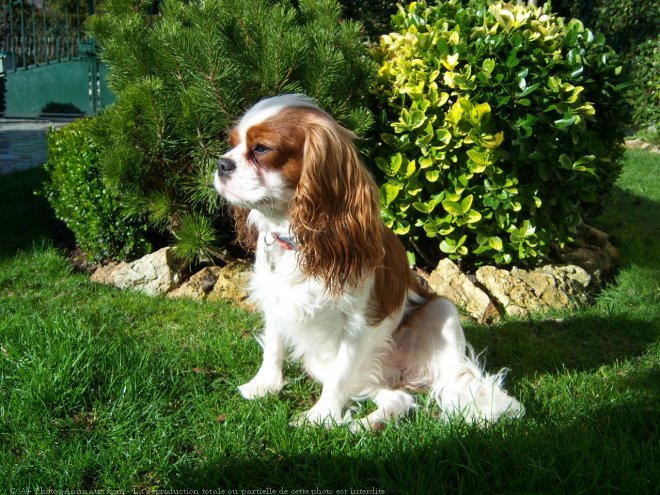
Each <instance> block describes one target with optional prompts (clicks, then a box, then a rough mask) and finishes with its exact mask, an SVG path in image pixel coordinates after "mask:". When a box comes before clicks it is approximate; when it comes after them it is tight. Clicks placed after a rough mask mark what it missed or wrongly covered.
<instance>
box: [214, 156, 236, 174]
mask: <svg viewBox="0 0 660 495" xmlns="http://www.w3.org/2000/svg"><path fill="white" fill-rule="evenodd" d="M235 168H236V162H235V161H234V160H232V159H231V158H225V157H224V156H223V157H222V158H220V159H219V160H218V174H220V175H227V174H230V173H231V172H232V171H233V170H234V169H235Z"/></svg>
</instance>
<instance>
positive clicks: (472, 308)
mask: <svg viewBox="0 0 660 495" xmlns="http://www.w3.org/2000/svg"><path fill="white" fill-rule="evenodd" d="M428 285H429V287H430V288H431V290H433V291H434V292H435V293H436V294H438V295H440V296H444V297H446V298H448V299H450V300H452V301H453V302H454V303H455V304H456V305H457V306H458V307H459V308H461V309H464V310H465V311H466V312H467V313H468V314H469V315H470V316H471V317H472V318H474V319H475V320H476V321H478V322H479V323H488V322H493V321H496V320H497V319H499V318H500V312H499V311H498V309H497V307H496V306H495V305H494V304H493V302H492V301H491V300H490V298H489V297H488V295H487V294H486V293H485V292H484V291H482V290H481V289H480V288H479V287H477V286H476V285H474V283H472V282H471V281H470V279H469V278H468V277H467V276H466V275H465V274H464V273H463V272H462V271H461V270H460V269H459V268H458V266H456V264H455V263H454V262H453V261H451V260H450V259H449V258H445V259H443V260H440V263H438V266H437V268H436V269H435V270H433V272H432V273H431V275H430V276H429V278H428Z"/></svg>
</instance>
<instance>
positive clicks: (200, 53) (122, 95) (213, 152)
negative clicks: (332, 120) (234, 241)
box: [88, 0, 376, 261]
mask: <svg viewBox="0 0 660 495" xmlns="http://www.w3.org/2000/svg"><path fill="white" fill-rule="evenodd" d="M127 3H128V4H131V5H132V8H127ZM297 4H298V7H296V8H294V7H293V6H292V5H291V4H290V3H289V2H288V1H281V2H271V1H266V0H249V1H243V2H236V1H234V0H208V1H205V2H180V1H174V0H173V1H167V0H166V1H165V2H163V3H162V4H161V6H160V14H159V15H151V14H150V11H149V8H148V7H149V6H150V5H151V3H147V4H143V3H141V2H140V1H138V0H136V1H135V2H130V1H128V2H127V1H126V0H108V1H107V2H105V3H104V4H103V9H104V10H103V12H102V13H101V14H100V15H98V16H95V17H93V18H92V19H91V21H90V23H89V24H88V27H89V29H90V30H91V32H92V33H93V34H94V35H95V36H96V38H97V40H98V42H99V44H100V46H101V49H102V51H101V55H102V58H103V59H104V60H105V61H106V63H107V64H108V65H109V67H110V76H109V84H110V86H111V88H112V90H113V91H114V92H115V93H116V96H117V99H116V102H115V103H114V105H113V106H112V107H111V108H109V109H108V110H107V112H106V113H105V114H104V115H102V116H101V125H102V128H101V132H99V134H98V136H99V138H100V139H101V140H102V145H103V149H104V153H103V157H102V168H103V173H104V177H105V178H106V179H107V180H108V181H109V182H110V183H112V184H113V185H114V187H115V188H116V189H117V190H121V191H122V194H121V203H122V208H124V209H125V210H126V211H127V212H128V213H129V214H130V215H132V216H134V217H137V218H144V219H145V220H146V221H147V222H148V223H149V224H150V225H152V226H154V227H156V228H158V229H160V230H161V231H163V232H165V233H169V234H171V236H172V238H173V241H174V243H175V245H176V248H177V251H178V253H179V255H181V256H182V257H184V258H186V259H188V260H189V261H199V260H203V259H208V258H210V257H212V256H213V255H214V253H217V250H218V248H219V247H221V246H222V245H223V244H224V243H226V242H228V240H229V239H230V238H231V237H233V236H232V235H231V230H230V227H229V225H228V222H227V218H226V215H224V214H223V209H222V204H221V202H220V200H219V199H218V197H217V194H215V192H214V191H213V189H212V175H213V172H214V170H215V167H216V162H217V158H218V156H219V155H220V154H221V153H222V152H224V150H226V146H227V145H226V141H225V137H226V133H227V132H228V130H229V128H230V127H231V126H232V125H233V123H234V122H235V120H236V119H237V117H238V116H239V115H240V114H241V113H242V112H243V111H244V110H245V109H246V108H247V107H249V106H250V105H252V104H253V103H255V102H256V101H257V100H259V99H261V98H263V97H264V96H272V95H275V94H279V93H288V92H303V93H306V94H308V95H309V96H311V97H313V98H316V99H317V100H318V102H319V104H320V105H321V106H323V107H324V108H325V109H326V110H328V111H329V112H330V113H332V114H333V115H334V116H335V117H336V118H337V119H338V120H339V121H340V122H342V123H343V124H344V125H345V126H347V127H349V128H350V129H352V130H354V131H355V132H356V133H357V134H363V133H364V132H365V131H366V130H367V129H368V128H369V127H370V126H371V124H372V121H373V117H372V115H371V113H370V112H369V111H368V110H367V107H366V105H365V104H364V101H365V98H367V97H368V96H369V88H370V84H371V80H372V78H373V76H374V75H375V70H376V67H375V64H374V62H373V60H371V59H370V58H369V56H368V51H367V48H366V46H365V45H364V43H363V42H362V40H361V39H360V30H361V27H360V25H359V24H357V23H355V22H339V16H340V12H341V11H340V8H339V6H338V4H337V2H336V1H334V0H301V1H300V2H297ZM145 5H146V6H145Z"/></svg>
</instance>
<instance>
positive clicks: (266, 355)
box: [238, 319, 284, 399]
mask: <svg viewBox="0 0 660 495" xmlns="http://www.w3.org/2000/svg"><path fill="white" fill-rule="evenodd" d="M259 343H260V344H261V346H262V347H263V360H262V362H261V367H260V368H259V371H258V372H257V374H256V375H255V376H254V378H252V380H250V381H249V382H247V383H246V384H244V385H241V386H240V387H238V390H239V391H240V392H241V395H242V396H243V397H245V398H246V399H256V398H258V397H263V396H264V395H266V394H269V393H276V392H279V391H280V390H281V389H282V387H283V386H284V377H283V375H282V363H283V361H284V337H283V336H282V333H281V332H280V331H279V327H278V325H276V324H274V323H273V322H269V321H268V319H266V325H265V327H264V333H263V335H262V336H261V338H260V339H259Z"/></svg>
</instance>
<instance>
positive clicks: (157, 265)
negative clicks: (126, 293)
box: [91, 247, 183, 296]
mask: <svg viewBox="0 0 660 495" xmlns="http://www.w3.org/2000/svg"><path fill="white" fill-rule="evenodd" d="M182 271H183V265H182V264H181V263H180V262H179V261H178V260H177V259H176V258H175V257H174V255H173V252H172V249H171V248H169V247H165V248H162V249H160V250H158V251H156V252H155V253H151V254H148V255H146V256H143V257H142V258H140V259H139V260H136V261H133V262H132V263H118V264H116V265H115V266H111V265H106V266H105V267H101V268H99V269H98V270H96V272H94V274H93V275H92V278H91V280H92V281H95V282H99V283H104V284H108V285H113V286H115V287H119V288H120V289H134V290H137V291H140V292H143V293H145V294H147V295H150V296H155V295H162V294H166V293H167V292H169V291H170V290H172V289H173V288H174V287H176V286H177V285H178V284H179V283H180V282H181V279H182Z"/></svg>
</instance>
